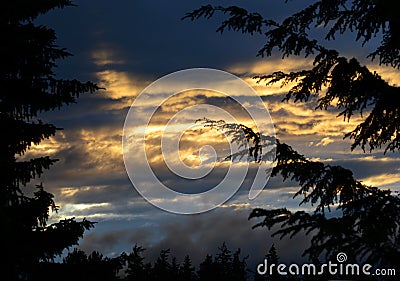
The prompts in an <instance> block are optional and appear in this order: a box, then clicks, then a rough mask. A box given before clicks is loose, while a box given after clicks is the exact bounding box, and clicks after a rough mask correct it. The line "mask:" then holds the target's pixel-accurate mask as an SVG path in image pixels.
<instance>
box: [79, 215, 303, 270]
mask: <svg viewBox="0 0 400 281" xmlns="http://www.w3.org/2000/svg"><path fill="white" fill-rule="evenodd" d="M249 214H250V210H248V209H244V210H233V209H232V208H222V209H221V208H219V209H216V210H214V211H211V212H207V213H204V214H200V215H191V216H175V215H169V217H168V216H167V217H166V221H165V222H164V223H161V224H160V225H159V226H157V227H156V229H152V232H148V231H146V230H143V229H139V230H136V229H126V228H125V229H124V230H123V231H115V232H104V233H100V234H93V235H87V236H85V238H84V240H83V243H82V247H83V248H84V249H86V250H91V249H98V247H99V246H101V245H102V246H101V248H102V249H104V251H113V252H115V250H116V249H117V248H118V244H120V243H123V244H125V245H129V246H126V247H125V248H128V249H129V248H131V246H133V245H134V244H136V243H137V244H138V245H141V246H144V247H145V248H146V249H147V250H146V252H145V254H144V255H145V257H146V258H147V261H155V260H156V258H157V256H158V254H159V252H160V251H161V250H162V249H171V255H173V256H176V257H177V259H178V261H182V260H183V258H184V256H185V255H186V254H189V255H190V256H191V258H192V260H193V262H194V264H197V265H198V263H199V262H201V261H202V260H203V259H204V257H205V255H206V254H213V255H214V254H216V253H217V252H218V247H219V246H221V244H222V243H223V242H226V244H227V246H228V247H229V249H230V250H232V251H235V250H236V249H237V248H241V252H242V254H243V256H246V255H249V260H248V263H249V265H250V267H251V268H253V267H254V266H255V265H256V264H257V263H259V262H262V260H263V257H264V255H265V254H266V252H267V251H268V249H269V248H270V247H271V246H272V244H275V246H276V247H277V249H278V253H279V255H280V257H281V261H283V262H293V261H300V260H302V258H301V254H302V251H304V250H305V248H306V247H307V245H308V242H307V241H308V238H307V237H305V236H304V235H303V234H300V235H298V236H296V237H295V238H294V239H293V240H292V241H291V242H290V243H288V240H287V239H283V240H280V239H279V238H271V237H270V235H271V234H272V233H273V232H274V231H276V230H277V229H273V230H271V231H268V230H267V229H265V228H257V229H252V226H253V225H254V224H255V223H256V222H257V220H251V221H249V220H248V219H247V218H248V216H249ZM238 226H240V227H238ZM154 233H157V235H158V236H159V239H157V240H154V237H152V236H153V235H154ZM291 243H296V245H297V246H296V247H292V246H290V245H292V244H291ZM289 244H290V245H289ZM96 247H97V248H96Z"/></svg>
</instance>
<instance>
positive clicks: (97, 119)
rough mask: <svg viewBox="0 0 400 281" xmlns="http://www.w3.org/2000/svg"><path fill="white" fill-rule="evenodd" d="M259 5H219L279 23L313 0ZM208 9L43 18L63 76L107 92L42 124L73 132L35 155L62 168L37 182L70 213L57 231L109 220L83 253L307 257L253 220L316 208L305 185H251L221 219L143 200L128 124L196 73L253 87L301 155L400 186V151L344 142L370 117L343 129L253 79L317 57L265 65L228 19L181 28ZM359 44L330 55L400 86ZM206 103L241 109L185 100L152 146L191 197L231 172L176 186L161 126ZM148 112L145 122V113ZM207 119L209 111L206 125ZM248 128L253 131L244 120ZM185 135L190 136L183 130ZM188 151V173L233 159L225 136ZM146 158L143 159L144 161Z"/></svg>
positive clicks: (219, 101)
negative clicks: (235, 252) (148, 94)
mask: <svg viewBox="0 0 400 281" xmlns="http://www.w3.org/2000/svg"><path fill="white" fill-rule="evenodd" d="M248 2H249V3H245V2H244V1H214V2H212V3H213V4H219V5H235V4H236V5H239V6H242V7H245V8H248V9H249V10H251V11H258V12H259V13H261V14H262V15H263V16H265V17H269V18H273V19H276V20H279V19H282V18H284V17H285V16H288V15H290V13H292V12H294V11H296V9H298V8H301V7H304V3H307V2H308V1H293V2H291V1H289V2H288V3H287V4H285V3H284V1H269V2H270V4H266V1H248ZM250 2H251V3H250ZM208 3H210V1H175V0H172V1H142V0H140V1H104V0H99V1H96V2H92V1H80V2H77V4H78V5H79V6H78V7H73V8H66V9H64V10H61V11H58V10H57V11H52V12H50V13H49V14H47V15H45V16H41V17H40V18H39V19H38V22H39V23H43V24H45V25H47V26H50V27H52V28H54V29H55V30H56V32H57V34H58V38H59V39H58V45H59V46H61V47H65V48H67V49H68V51H70V52H71V53H73V54H74V56H73V57H71V58H68V59H66V60H65V61H60V62H59V67H58V68H57V70H56V72H57V74H58V76H59V77H60V78H78V79H80V80H84V81H86V80H92V81H95V82H98V83H99V85H100V86H102V87H104V88H106V89H105V90H102V91H99V92H98V93H96V94H93V95H84V96H82V97H81V98H80V99H79V100H78V103H77V104H74V105H70V106H67V107H64V108H62V109H61V110H60V111H54V112H50V113H45V114H43V115H42V119H43V120H45V121H48V122H51V123H54V124H55V125H56V126H58V127H63V128H64V130H62V131H59V132H58V134H57V135H56V136H55V137H54V138H51V139H49V140H47V141H44V142H43V143H42V144H40V145H39V146H37V147H33V148H32V149H31V150H30V151H29V152H28V153H27V154H26V155H25V157H31V156H33V155H50V156H52V157H54V158H58V159H60V161H59V162H57V163H56V164H55V165H54V166H53V168H52V169H51V170H49V171H48V172H46V173H45V174H44V175H43V176H42V178H41V179H38V182H40V181H42V182H43V185H44V186H45V187H46V188H47V189H48V190H49V191H50V192H52V193H54V194H55V201H56V203H57V205H59V206H60V211H59V212H58V213H57V214H52V217H51V220H52V221H55V220H59V219H62V218H65V217H72V216H74V217H76V218H79V219H81V218H84V217H85V218H87V219H90V220H93V221H97V222H98V224H96V227H95V228H94V229H93V230H91V231H88V232H86V234H85V236H84V238H83V239H82V240H81V241H80V245H79V247H80V248H81V249H84V250H86V251H92V250H99V251H101V252H102V253H103V254H105V255H109V256H113V255H117V254H119V253H121V252H122V251H126V252H129V251H130V250H131V248H132V246H133V245H134V244H135V243H137V244H139V245H142V246H144V247H145V248H147V254H146V255H147V256H148V259H149V260H151V258H152V257H154V256H156V255H157V254H158V252H159V251H160V249H164V248H171V253H172V255H175V256H177V258H178V260H180V261H182V259H183V256H184V255H185V254H190V255H191V256H192V258H193V260H194V262H195V263H196V262H198V261H199V260H201V259H203V258H204V256H205V254H206V253H214V252H215V251H216V249H217V246H219V245H221V244H222V242H224V241H225V242H226V243H227V245H228V247H229V248H231V249H236V248H239V247H240V248H242V252H243V253H244V254H249V255H250V261H251V262H253V263H254V262H259V261H261V259H262V258H263V255H264V254H265V252H266V251H267V250H268V249H269V247H270V246H271V245H272V243H275V244H276V245H277V248H278V253H280V255H282V257H283V259H284V260H287V261H292V260H296V259H298V258H299V257H300V255H301V253H302V251H303V250H304V245H305V243H306V242H305V241H306V238H304V237H301V236H299V237H296V238H295V239H293V240H282V241H278V240H277V239H271V238H269V236H268V231H267V230H266V229H255V230H252V229H251V226H252V225H254V224H255V223H256V222H257V221H256V220H252V221H248V220H247V217H248V215H249V214H250V211H251V209H252V208H254V207H265V208H275V207H288V208H290V209H292V210H298V209H301V208H303V209H304V208H305V209H307V208H310V206H301V207H299V206H298V203H299V200H297V199H296V200H292V196H293V194H294V193H295V192H296V191H297V189H298V186H297V185H296V183H295V182H290V181H287V182H282V179H281V178H279V177H277V178H273V179H271V180H270V181H269V182H268V185H267V187H266V188H265V190H264V191H263V192H262V194H261V195H260V196H258V197H257V198H256V199H255V200H252V201H250V200H248V189H249V180H250V179H249V178H248V180H246V181H245V183H244V185H243V186H242V187H241V189H240V190H239V192H238V193H237V194H236V195H235V196H234V197H233V198H232V199H231V200H229V201H227V202H226V203H224V204H223V205H221V206H220V207H219V208H217V209H215V210H212V211H209V212H206V213H202V214H197V215H177V214H171V213H168V212H165V211H163V210H160V209H158V208H156V207H154V206H153V205H151V204H149V203H148V202H147V201H146V200H144V199H143V198H142V197H141V196H140V195H139V194H138V193H137V191H136V190H135V189H134V187H133V186H132V183H131V181H130V180H129V178H128V175H127V172H126V170H125V167H124V162H123V157H122V134H123V126H124V121H125V117H126V115H127V113H128V110H129V107H130V106H131V104H132V103H133V102H134V100H135V97H136V96H137V95H138V94H139V93H140V92H141V91H142V90H143V89H144V88H145V87H147V86H148V85H149V84H150V83H152V82H153V81H155V80H157V79H158V78H160V77H162V76H164V75H167V74H170V73H172V72H175V71H179V70H183V69H187V68H197V67H202V68H214V69H220V70H223V71H227V72H230V73H232V74H235V75H237V76H238V77H240V78H242V79H243V80H244V81H246V82H247V83H248V84H249V85H250V86H252V87H253V89H254V90H255V91H256V92H257V93H258V94H259V96H261V98H262V100H263V101H264V103H265V106H266V107H267V108H268V110H269V113H270V115H271V118H272V121H273V123H274V125H275V131H276V136H277V137H278V138H279V139H280V140H281V141H284V142H286V143H288V144H289V145H291V146H293V147H294V148H295V149H296V150H297V151H298V152H299V153H301V154H304V155H306V156H307V157H309V158H311V159H316V160H319V161H323V162H324V163H326V164H331V165H342V166H343V167H345V168H349V169H352V170H353V172H354V175H355V178H357V179H360V180H362V181H363V182H364V183H366V184H371V185H375V186H379V187H385V188H396V187H397V186H399V183H400V173H399V169H400V168H399V167H400V165H399V164H400V157H399V156H400V155H399V153H387V154H386V155H384V154H383V151H378V150H376V151H374V152H373V153H368V152H366V153H364V152H363V151H362V150H361V149H355V150H354V151H352V152H351V151H350V145H351V142H350V141H349V140H347V139H346V140H343V136H344V134H345V133H346V132H348V131H350V130H352V129H353V128H354V127H355V125H356V124H357V123H358V122H360V121H361V120H362V119H361V116H354V118H353V119H351V120H350V122H344V120H343V118H342V117H338V118H337V117H336V116H337V114H338V112H337V111H334V110H328V111H321V110H317V111H315V110H314V107H315V100H314V101H311V102H309V103H305V104H304V103H293V102H288V103H283V102H281V100H282V98H283V97H284V95H285V93H286V91H287V89H288V88H280V87H279V85H274V86H268V87H266V86H265V85H263V84H262V83H260V84H257V83H256V82H257V81H256V80H254V79H252V77H253V76H254V75H258V74H268V73H271V72H273V71H278V70H282V71H295V70H298V69H302V68H304V67H310V66H311V65H312V60H311V59H310V58H308V59H304V58H297V57H290V58H287V59H284V60H282V58H281V55H280V54H276V55H274V56H272V57H270V58H261V57H256V54H257V51H258V50H259V49H260V48H261V47H262V46H263V42H264V41H263V36H262V35H254V36H251V35H247V34H241V33H235V32H225V33H223V34H222V35H221V34H220V33H216V32H215V29H216V28H217V27H218V24H219V23H220V21H221V19H222V17H219V16H217V17H215V18H213V19H211V20H198V21H194V22H191V21H189V20H185V21H182V20H181V18H182V17H183V16H184V15H185V13H186V12H189V11H192V10H193V9H196V8H199V7H200V6H201V5H203V4H208ZM312 35H313V36H315V37H316V38H317V39H321V38H323V36H321V35H323V29H322V28H318V29H317V30H316V31H313V32H312ZM354 37H355V36H354V35H353V34H351V33H348V34H344V35H343V36H342V37H338V40H337V41H335V42H328V43H327V45H328V46H330V47H333V48H337V49H338V50H339V51H341V52H342V54H343V55H347V56H355V57H357V58H358V59H359V60H360V61H361V62H363V63H364V64H366V65H368V66H370V67H371V69H374V70H376V71H377V72H378V73H379V74H381V75H382V76H383V78H385V79H387V80H388V81H389V82H390V83H392V84H399V81H398V71H395V70H394V69H392V68H385V67H380V66H378V65H376V64H374V63H372V62H370V61H369V60H367V59H366V58H365V57H366V55H367V54H368V53H369V51H370V50H372V49H373V48H374V47H375V45H374V44H373V43H370V44H367V45H366V46H365V48H361V43H360V42H354V40H353V39H354ZM251 102H252V101H251V99H249V103H251ZM200 103H209V104H213V105H214V106H217V107H219V108H222V109H227V108H230V107H231V106H232V108H233V105H232V104H230V103H229V102H226V99H225V98H224V97H223V96H219V95H218V93H212V92H204V91H198V92H186V93H182V94H180V95H177V96H175V97H174V99H171V100H169V101H168V102H167V103H165V104H163V110H160V112H158V113H157V115H156V116H155V117H153V121H152V122H153V123H152V126H153V127H152V128H153V131H152V135H151V136H152V139H149V142H148V145H149V146H148V151H147V152H148V157H149V159H150V162H151V163H152V167H153V168H154V169H155V170H156V171H157V173H158V174H159V176H160V177H161V178H162V179H163V181H164V182H168V183H169V185H170V186H172V187H173V188H177V189H180V188H181V189H182V190H184V189H188V188H189V189H190V190H189V192H196V191H204V190H205V189H207V188H209V186H213V184H215V182H217V181H219V180H220V178H221V173H224V169H225V167H224V165H221V166H218V167H216V169H215V170H214V171H213V172H212V173H211V175H210V176H209V177H207V178H205V179H203V180H197V181H194V182H192V183H190V184H187V185H186V182H185V181H181V180H178V179H177V178H176V177H173V176H172V175H170V173H168V172H167V171H166V169H165V167H164V166H163V165H160V164H159V163H160V151H159V150H160V147H159V145H160V144H159V143H160V135H159V134H160V133H161V132H162V125H163V124H166V122H168V120H169V119H170V118H171V116H172V115H173V114H175V112H177V111H180V110H183V109H184V108H187V107H189V106H193V105H196V104H200ZM235 110H236V109H232V112H234V111H235ZM200 111H201V110H200ZM143 114H144V115H146V111H145V110H144V111H143ZM201 114H203V112H200V115H199V116H201ZM208 114H211V115H212V113H210V112H208V111H207V110H205V111H204V115H208ZM237 114H239V115H240V113H237ZM189 117H191V118H192V119H193V122H194V121H195V120H196V116H194V115H191V114H187V115H185V116H184V119H185V120H186V121H187V122H190V121H191V119H190V118H189ZM205 117H207V116H205ZM241 120H244V121H246V120H245V118H244V119H241ZM176 125H177V126H178V125H182V124H176ZM177 128H178V129H177V130H179V126H178V127H177ZM210 140H213V141H210ZM181 141H182V142H181V146H180V149H181V151H180V153H181V157H182V158H183V159H184V162H185V163H186V164H187V165H188V166H198V165H199V163H201V161H203V163H204V162H207V161H204V160H207V159H209V157H211V156H210V155H211V154H212V153H211V152H210V154H207V153H208V152H209V151H208V152H207V151H206V156H205V157H206V159H200V158H199V154H198V153H199V149H200V148H201V147H202V146H203V145H206V144H207V145H211V146H214V148H215V150H216V151H217V155H218V156H219V157H222V156H223V155H224V153H225V152H224V151H225V150H224V149H226V146H227V145H228V143H227V142H226V140H225V139H224V138H223V137H222V136H221V135H218V133H217V132H215V131H210V130H207V129H205V128H199V127H196V128H194V129H192V130H188V131H187V133H186V134H184V135H183V136H182V139H181ZM221 151H222V152H221ZM161 157H162V156H161ZM141 160H143V159H138V161H139V162H138V163H140V161H141ZM138 165H139V166H140V164H138ZM256 168H257V167H251V168H250V170H252V169H256ZM34 183H35V182H33V184H34ZM188 186H190V187H188ZM293 245H295V246H293Z"/></svg>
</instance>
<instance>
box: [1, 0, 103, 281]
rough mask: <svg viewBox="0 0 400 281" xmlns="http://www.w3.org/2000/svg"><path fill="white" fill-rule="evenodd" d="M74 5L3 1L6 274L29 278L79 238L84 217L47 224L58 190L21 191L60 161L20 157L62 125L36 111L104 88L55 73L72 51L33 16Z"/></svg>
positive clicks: (6, 276) (86, 226) (3, 245)
mask: <svg viewBox="0 0 400 281" xmlns="http://www.w3.org/2000/svg"><path fill="white" fill-rule="evenodd" d="M65 6H72V3H71V2H70V1H64V0H47V1H43V0H37V1H30V0H21V1H11V0H6V1H3V2H2V7H1V9H0V15H1V16H0V29H1V36H2V38H3V40H2V43H1V44H0V53H1V54H2V55H3V58H2V62H1V64H0V89H1V91H0V130H1V132H2V136H1V138H0V171H1V177H0V220H1V222H2V226H3V227H2V239H1V242H0V243H1V247H0V248H1V250H2V254H3V256H4V257H6V258H5V259H4V260H3V262H1V266H0V271H1V274H2V278H4V280H13V279H29V278H30V274H31V272H32V270H33V268H35V267H36V266H37V264H38V263H39V261H40V260H51V259H52V258H54V257H55V256H56V255H58V254H61V253H62V251H63V250H64V249H65V248H67V247H69V246H71V245H73V244H76V243H77V242H78V239H79V238H80V237H82V235H83V232H84V231H85V230H86V229H89V228H91V227H93V223H92V222H89V221H87V220H83V221H81V222H78V221H76V220H75V219H73V218H71V219H65V220H62V221H60V222H58V223H54V224H52V225H47V223H46V222H47V220H48V218H49V211H50V210H52V211H56V210H57V206H56V204H55V203H54V201H53V195H52V194H51V193H48V192H47V191H45V190H44V187H43V185H42V184H39V185H37V186H36V191H34V192H29V193H28V194H32V193H33V196H28V195H26V194H25V193H24V192H23V187H25V186H26V185H27V184H28V183H30V182H31V180H32V179H35V178H37V177H40V175H41V174H42V173H43V171H44V170H46V169H49V168H50V166H51V165H53V164H54V162H56V161H57V160H56V159H51V158H50V157H48V156H45V155H44V156H42V157H37V158H34V159H22V156H23V155H24V153H25V152H26V151H27V150H28V149H29V148H30V147H31V146H33V145H37V144H39V143H40V142H41V141H42V140H44V139H46V138H49V137H51V136H54V134H55V133H56V131H57V129H58V128H57V127H56V126H55V125H53V124H48V123H45V122H43V121H42V120H41V119H40V118H39V116H38V114H39V113H40V112H45V111H49V110H55V109H59V108H60V107H62V106H63V105H66V104H70V103H74V102H75V101H76V98H77V97H78V96H79V95H80V94H82V93H85V92H94V91H96V90H98V89H99V88H98V87H97V86H96V85H95V84H93V83H91V82H86V83H82V82H79V81H78V80H63V79H57V78H56V77H55V75H54V73H53V68H54V67H56V61H57V60H58V59H64V58H66V57H68V56H70V55H71V54H69V53H68V52H67V51H66V50H65V49H63V48H60V47H57V46H56V45H55V41H56V35H55V32H54V30H53V29H50V28H47V27H45V26H41V25H36V24H35V23H34V20H35V19H36V18H37V17H38V16H39V15H40V14H44V13H47V12H48V11H49V10H52V9H55V8H64V7H65Z"/></svg>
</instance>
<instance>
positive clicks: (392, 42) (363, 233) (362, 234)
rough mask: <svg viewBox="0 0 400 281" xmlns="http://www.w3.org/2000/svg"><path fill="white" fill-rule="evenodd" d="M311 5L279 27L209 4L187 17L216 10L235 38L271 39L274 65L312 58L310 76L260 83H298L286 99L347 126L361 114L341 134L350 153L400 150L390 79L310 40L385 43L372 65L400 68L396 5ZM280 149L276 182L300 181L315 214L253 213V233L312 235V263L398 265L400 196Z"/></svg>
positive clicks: (397, 95)
mask: <svg viewBox="0 0 400 281" xmlns="http://www.w3.org/2000/svg"><path fill="white" fill-rule="evenodd" d="M266 5H268V4H266ZM305 5H307V6H306V8H304V9H302V10H299V11H297V12H296V13H294V14H292V15H290V16H289V17H286V18H284V19H282V20H280V21H276V20H273V19H265V18H263V16H262V15H261V14H260V13H258V12H248V11H247V10H245V9H242V8H240V7H236V6H230V7H222V6H212V5H206V6H203V7H201V8H199V9H197V10H195V11H193V12H190V13H187V14H186V16H185V17H184V18H189V19H191V20H195V19H199V18H202V17H204V18H211V17H212V16H214V14H216V13H218V12H220V13H222V14H224V15H226V16H227V18H226V19H225V20H223V22H222V24H221V25H220V26H219V27H218V29H217V31H219V32H223V31H225V30H234V31H240V32H243V33H249V34H255V33H259V34H264V35H265V39H266V42H265V45H264V46H263V48H261V49H260V50H259V53H258V55H259V56H261V57H264V56H266V57H268V56H271V55H272V53H273V51H278V52H280V53H281V54H282V55H283V59H285V58H286V57H289V56H293V55H294V56H300V55H301V56H305V57H309V58H311V59H313V65H312V67H310V68H309V69H302V70H299V71H295V72H290V73H285V72H282V71H276V72H274V73H272V74H266V75H264V74H261V75H258V76H256V77H255V78H256V79H258V81H259V82H266V84H267V85H270V84H273V83H277V82H280V83H282V85H285V84H287V83H294V86H293V87H292V88H291V89H290V90H289V91H288V93H287V95H286V97H285V98H284V101H291V100H293V101H294V102H308V101H310V100H314V101H315V102H316V104H317V105H316V109H321V110H326V109H328V108H329V109H330V108H335V109H336V110H337V111H338V112H339V116H341V117H343V118H344V119H345V120H350V119H351V118H352V117H353V116H354V115H355V114H363V117H364V118H363V120H362V122H361V123H359V124H358V125H357V126H356V127H355V128H354V129H353V130H352V131H350V132H348V133H346V134H345V135H344V137H345V138H349V139H352V140H353V141H354V142H353V144H352V145H351V149H352V150H353V149H355V148H357V147H360V148H361V149H362V150H365V149H369V150H370V151H372V150H374V149H380V148H384V152H385V153H386V152H387V151H398V150H399V149H400V88H399V87H398V86H397V85H392V84H390V83H389V82H388V81H385V80H384V79H383V78H382V77H381V76H380V75H379V74H378V73H376V72H375V71H371V70H370V69H369V68H368V67H367V66H364V65H362V64H361V63H360V62H359V61H358V60H357V59H356V58H347V57H345V56H342V55H340V53H339V52H338V51H337V50H334V49H330V48H327V47H325V46H324V45H323V44H320V43H319V41H318V40H317V39H315V38H312V37H311V36H312V34H313V33H312V32H310V30H312V29H313V28H317V27H318V28H319V30H320V31H323V30H325V31H326V36H325V39H326V40H335V36H337V35H340V34H343V33H345V32H346V31H348V30H350V31H352V32H353V34H354V35H355V37H356V40H357V41H361V43H362V46H364V44H365V43H367V42H370V41H372V40H379V38H381V41H380V42H375V43H377V44H376V49H375V50H374V51H373V52H372V53H371V54H369V55H368V58H370V59H372V60H373V59H377V60H379V63H380V64H382V65H386V66H391V67H393V68H395V69H398V68H399V67H400V39H399V38H400V20H399V17H398V16H397V15H396V13H395V12H394V7H395V6H396V5H397V4H396V3H395V1H374V0H350V1H331V0H320V1H311V2H310V3H306V4H305ZM324 28H326V29H324ZM206 123H207V121H206ZM208 125H210V123H208ZM211 125H217V126H219V127H220V128H222V129H223V128H224V127H225V128H227V127H228V125H229V126H230V127H233V126H234V125H236V126H239V125H238V124H216V123H212V124H211ZM239 127H240V126H239ZM239 127H238V128H239ZM245 127H246V126H242V127H241V129H243V128H245ZM245 129H246V130H244V132H245V134H246V137H247V138H248V139H247V141H249V140H251V141H252V144H250V146H252V150H251V151H257V150H259V149H260V148H261V147H262V145H260V143H261V142H263V141H264V140H269V141H270V140H271V139H268V138H267V137H268V136H260V135H259V134H258V132H253V131H252V130H251V129H250V128H245ZM269 144H270V143H269ZM267 145H268V144H267ZM276 145H277V147H276V161H277V166H276V167H275V168H274V169H273V172H272V176H276V175H278V174H280V175H282V176H283V178H284V179H285V180H288V179H290V180H293V181H297V182H298V183H299V185H300V189H299V191H298V192H297V193H296V194H295V197H303V200H302V201H301V204H311V205H312V206H314V208H315V210H314V211H313V212H305V211H297V212H291V211H289V210H287V209H286V208H280V209H272V210H266V209H255V210H253V211H252V213H251V215H250V218H262V221H261V222H260V223H258V224H257V225H256V226H255V227H260V226H263V227H267V228H269V229H270V228H272V227H273V226H280V227H281V229H280V230H279V231H277V232H276V233H275V235H279V236H281V237H284V236H289V237H292V236H293V235H296V234H297V233H300V232H306V233H312V234H313V239H312V240H311V242H312V244H311V246H310V247H309V248H308V249H306V251H305V254H306V255H308V256H309V258H310V260H318V259H319V258H321V256H324V257H325V260H329V259H330V260H335V256H336V254H337V253H339V252H345V253H347V254H348V256H349V258H350V260H356V259H357V260H360V259H361V260H364V261H366V262H369V263H371V264H374V265H376V266H379V265H385V266H387V267H391V266H393V267H398V266H399V261H398V258H397V257H398V256H400V245H399V240H400V231H399V229H400V198H399V196H398V194H396V193H393V192H392V191H391V190H384V189H380V188H378V187H372V186H368V185H365V184H363V183H362V182H361V181H358V180H356V179H354V177H353V173H352V171H350V170H348V169H345V168H343V167H341V166H333V165H327V164H325V163H322V162H319V161H312V160H310V159H308V158H307V157H305V156H303V155H301V154H299V153H297V152H296V151H295V150H293V149H292V147H290V146H289V145H287V144H285V143H282V142H280V141H278V140H276ZM260 151H261V150H260ZM255 160H256V161H258V160H259V158H257V159H255ZM331 208H337V210H338V212H337V215H336V216H334V217H327V216H326V212H329V211H330V210H331Z"/></svg>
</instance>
